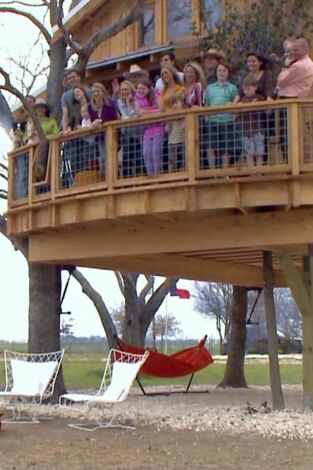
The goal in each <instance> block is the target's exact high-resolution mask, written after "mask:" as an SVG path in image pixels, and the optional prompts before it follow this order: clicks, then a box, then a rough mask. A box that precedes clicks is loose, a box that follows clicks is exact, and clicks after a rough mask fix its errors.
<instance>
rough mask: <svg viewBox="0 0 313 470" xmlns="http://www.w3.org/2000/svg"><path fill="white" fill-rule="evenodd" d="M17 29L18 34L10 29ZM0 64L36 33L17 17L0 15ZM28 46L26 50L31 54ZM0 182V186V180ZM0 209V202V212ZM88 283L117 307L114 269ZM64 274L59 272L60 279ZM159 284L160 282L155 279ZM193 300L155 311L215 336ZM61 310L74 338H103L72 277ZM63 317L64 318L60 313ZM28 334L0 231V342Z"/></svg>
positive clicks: (14, 260)
mask: <svg viewBox="0 0 313 470" xmlns="http://www.w3.org/2000/svg"><path fill="white" fill-rule="evenodd" d="M35 3H36V2H34V4H35ZM17 31H19V34H16V32H17ZM0 35H1V44H0V63H1V65H2V66H3V67H6V68H8V69H9V68H10V65H9V64H8V56H11V57H15V58H17V57H18V56H19V55H21V56H23V55H27V54H28V53H29V50H30V49H31V47H32V46H31V45H32V43H33V41H34V39H35V37H36V35H34V29H33V27H32V26H31V25H30V24H29V23H27V21H25V20H24V19H22V18H19V17H17V16H13V15H9V14H2V15H1V20H0ZM34 50H35V49H34V48H32V52H33V53H34ZM9 147H10V142H9V141H8V139H7V137H6V135H5V133H4V132H3V131H2V130H1V129H0V155H1V154H3V153H4V152H6V151H7V150H8V149H9ZM0 184H3V183H1V182H0ZM5 209H6V205H5V202H4V201H3V200H0V213H2V212H3V211H4V210H5ZM82 271H83V273H84V274H85V275H86V277H87V279H88V280H89V282H90V283H91V284H92V286H93V287H94V288H96V289H97V290H98V291H99V293H101V294H102V296H103V299H104V300H105V302H106V303H107V305H108V306H109V307H117V306H119V305H120V304H121V302H122V295H121V293H120V291H119V288H118V285H117V282H116V279H115V276H114V273H112V272H109V271H99V270H96V269H83V270H82ZM66 277H67V274H64V282H65V281H66ZM159 282H160V281H159ZM178 287H180V288H185V289H188V290H190V292H191V294H192V295H193V294H194V292H193V291H194V283H193V282H191V281H185V280H180V281H179V283H178ZM193 304H194V299H193V297H192V298H191V299H190V300H182V299H178V298H177V297H168V300H167V302H164V303H163V305H162V306H161V308H160V311H159V313H161V314H163V315H165V314H166V310H167V312H168V313H173V314H174V315H175V317H176V318H177V320H178V321H179V322H180V327H181V329H182V331H183V333H182V337H184V338H195V339H200V338H201V337H203V336H204V335H205V334H208V336H209V337H216V330H215V328H214V322H212V321H211V320H209V319H207V318H204V317H203V316H201V315H200V314H198V313H196V312H195V311H194V308H193ZM63 310H64V311H71V312H72V314H71V318H72V319H73V320H72V322H73V333H74V334H75V335H77V336H103V335H104V331H103V328H102V325H101V323H100V320H99V318H98V313H97V311H96V310H95V307H94V306H93V304H92V303H91V301H90V300H89V299H88V298H87V297H86V296H85V295H84V294H83V293H82V291H81V288H80V286H79V285H78V283H77V282H76V281H75V280H74V279H72V280H71V281H70V284H69V288H68V291H67V294H66V298H65V300H64V304H63ZM66 319H68V317H66ZM27 336H28V267H27V263H26V261H25V259H24V258H23V256H22V255H21V254H20V253H18V252H16V251H15V250H14V249H13V247H12V244H11V243H10V242H9V241H8V240H6V239H5V237H3V236H2V235H0V340H8V341H26V340H27Z"/></svg>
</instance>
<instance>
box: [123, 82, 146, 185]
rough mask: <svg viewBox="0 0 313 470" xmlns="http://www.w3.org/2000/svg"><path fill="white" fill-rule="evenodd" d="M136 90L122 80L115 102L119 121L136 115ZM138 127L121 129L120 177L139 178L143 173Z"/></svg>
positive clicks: (130, 83) (131, 84)
mask: <svg viewBox="0 0 313 470" xmlns="http://www.w3.org/2000/svg"><path fill="white" fill-rule="evenodd" d="M139 81H140V80H139ZM135 94H136V88H135V87H134V85H133V83H132V82H131V81H129V80H124V81H123V82H122V83H121V84H120V90H119V98H118V100H117V110H118V112H119V115H120V118H121V119H130V118H134V117H135V116H136V115H137V107H136V100H135ZM138 129H139V128H138V125H137V126H132V127H122V129H121V134H120V138H121V145H122V172H121V173H122V177H123V178H129V177H131V176H139V175H141V174H143V172H144V163H143V157H142V152H141V150H142V149H141V147H142V146H141V142H140V132H139V131H138Z"/></svg>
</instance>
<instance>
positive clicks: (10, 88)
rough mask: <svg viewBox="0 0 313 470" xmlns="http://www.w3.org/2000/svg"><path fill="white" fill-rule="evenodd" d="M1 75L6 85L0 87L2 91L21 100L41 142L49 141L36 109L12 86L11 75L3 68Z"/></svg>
mask: <svg viewBox="0 0 313 470" xmlns="http://www.w3.org/2000/svg"><path fill="white" fill-rule="evenodd" d="M0 74H1V75H2V76H3V78H4V85H0V89H2V90H6V91H8V92H10V93H11V94H12V95H14V96H16V97H17V98H19V100H20V101H21V103H22V104H23V106H24V108H25V109H26V111H27V112H28V114H29V116H30V117H31V118H32V120H33V123H34V126H35V128H36V131H37V133H38V138H39V140H40V141H41V142H45V141H46V140H47V139H46V137H45V134H44V132H43V129H42V127H41V125H40V121H39V119H38V117H37V114H36V113H35V110H34V108H33V107H32V106H30V104H29V103H28V101H27V99H26V98H25V96H24V95H23V94H22V93H21V92H20V91H19V90H18V89H17V88H15V87H14V86H13V85H12V83H11V80H10V76H9V74H8V73H7V72H6V71H5V70H4V69H3V68H2V67H0Z"/></svg>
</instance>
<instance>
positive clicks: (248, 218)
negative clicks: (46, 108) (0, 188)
mask: <svg viewBox="0 0 313 470" xmlns="http://www.w3.org/2000/svg"><path fill="white" fill-rule="evenodd" d="M282 108H284V110H286V113H287V124H288V128H287V135H288V155H287V156H286V157H284V156H283V155H282V151H281V144H280V140H279V135H278V134H279V130H277V129H278V127H279V113H280V112H281V110H282ZM217 109H218V111H219V113H221V112H223V113H225V112H228V113H229V112H230V111H231V112H232V113H237V114H238V119H240V114H241V113H242V112H243V111H245V112H248V111H252V110H253V111H255V112H264V113H265V112H266V113H269V112H270V113H272V115H274V116H275V119H276V125H277V127H276V135H272V136H270V137H269V140H268V160H267V161H266V162H264V164H263V165H262V166H254V167H251V166H248V164H247V161H246V159H245V158H244V155H240V156H239V157H238V158H236V161H235V164H233V165H231V166H229V167H228V168H208V167H207V166H205V165H203V164H202V162H201V155H202V154H203V143H202V140H201V139H202V136H201V122H202V121H201V119H203V118H205V119H207V118H208V117H209V116H211V115H212V114H214V113H215V114H216V112H217ZM173 119H176V120H177V119H182V120H184V126H185V149H186V162H185V167H184V168H183V169H182V170H181V171H177V172H167V171H164V172H163V173H162V174H158V175H153V176H137V177H135V176H132V177H127V178H124V177H123V176H122V175H121V171H120V165H119V163H118V152H119V150H120V144H119V141H118V138H119V137H118V136H119V135H120V130H121V129H122V128H125V127H132V126H134V125H135V124H136V126H137V127H138V126H140V127H141V129H145V128H146V126H147V124H149V123H153V122H160V121H164V120H166V121H167V122H170V121H171V120H173ZM103 132H105V141H106V148H107V151H108V155H109V157H108V158H107V159H106V172H105V174H106V177H105V178H93V176H92V175H91V176H90V175H89V177H90V179H89V180H88V179H87V180H85V181H84V180H83V181H80V183H79V184H78V178H77V176H76V184H75V181H74V184H73V185H72V186H71V187H67V188H66V187H64V185H63V184H62V178H61V177H60V172H61V170H60V168H61V166H62V149H63V148H64V145H65V143H66V142H67V141H69V140H70V139H73V138H76V139H81V138H86V137H92V136H93V135H94V131H93V130H86V129H84V130H79V131H76V132H75V133H73V134H72V135H71V136H67V137H65V136H62V135H60V136H58V137H57V138H55V139H53V140H52V141H51V144H50V153H49V159H48V169H47V173H46V179H45V181H44V182H43V181H41V182H36V181H35V176H34V174H35V170H34V168H35V153H36V149H35V148H33V147H24V148H21V149H18V150H17V151H15V152H12V153H11V154H10V158H9V166H10V180H9V206H8V222H9V224H8V225H9V232H10V235H21V236H25V237H29V253H30V260H31V261H34V262H51V263H60V264H73V265H81V266H90V267H101V268H107V269H120V270H124V271H140V272H147V273H148V272H150V273H154V274H160V275H162V274H163V275H168V276H178V277H184V278H190V279H199V280H211V281H217V282H229V283H233V284H238V285H248V286H262V285H263V272H262V251H264V250H266V249H268V250H269V249H270V250H273V251H274V252H277V253H279V252H288V253H289V254H291V255H292V256H293V258H294V259H295V260H296V262H297V261H298V260H299V266H300V261H301V257H302V256H304V255H307V254H308V252H309V245H310V244H311V243H312V242H313V185H312V183H313V101H312V100H283V101H275V102H264V103H253V104H252V105H232V106H230V107H223V108H222V107H219V108H215V109H214V108H203V109H196V110H190V111H188V112H186V111H184V112H181V113H175V114H173V113H166V114H164V115H162V116H160V117H154V118H150V119H146V118H145V119H140V120H137V121H127V123H126V122H125V121H115V122H112V123H109V124H107V125H105V126H104V127H103ZM25 162H27V164H26V167H27V172H26V186H25V188H24V189H23V191H22V192H21V190H20V188H21V180H22V179H23V178H21V175H20V172H21V168H22V167H23V165H24V167H25ZM21 163H22V164H21ZM24 180H25V175H24ZM17 185H19V188H17ZM275 267H276V271H275V284H276V285H277V286H285V285H286V282H285V280H284V277H283V275H282V273H281V271H280V270H279V265H278V263H276V262H275Z"/></svg>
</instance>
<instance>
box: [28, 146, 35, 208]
mask: <svg viewBox="0 0 313 470" xmlns="http://www.w3.org/2000/svg"><path fill="white" fill-rule="evenodd" d="M35 158H36V147H34V146H31V147H30V149H29V154H28V205H31V203H32V201H33V180H34V166H35V165H36V161H35Z"/></svg>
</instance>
